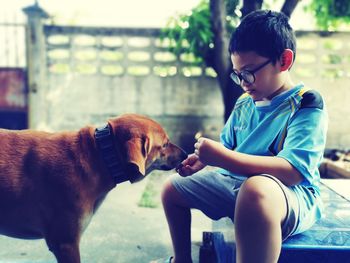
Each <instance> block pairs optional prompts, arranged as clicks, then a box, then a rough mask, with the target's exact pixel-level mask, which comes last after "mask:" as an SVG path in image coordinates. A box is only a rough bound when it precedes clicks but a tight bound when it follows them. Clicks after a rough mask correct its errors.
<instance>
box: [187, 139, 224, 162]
mask: <svg viewBox="0 0 350 263" xmlns="http://www.w3.org/2000/svg"><path fill="white" fill-rule="evenodd" d="M194 148H195V150H194V153H195V154H196V155H197V156H198V158H199V160H200V161H201V162H202V163H204V164H207V165H211V166H220V165H219V163H220V162H221V161H222V160H220V158H221V156H222V153H223V152H224V151H225V150H227V149H226V148H225V147H224V146H223V145H222V144H221V143H219V142H216V141H213V140H211V139H208V138H203V137H201V138H199V139H198V141H197V142H196V143H195V145H194Z"/></svg>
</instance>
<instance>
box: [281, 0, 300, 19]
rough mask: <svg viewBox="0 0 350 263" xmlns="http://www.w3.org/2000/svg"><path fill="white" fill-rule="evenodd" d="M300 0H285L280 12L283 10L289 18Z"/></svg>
mask: <svg viewBox="0 0 350 263" xmlns="http://www.w3.org/2000/svg"><path fill="white" fill-rule="evenodd" d="M300 1H301V0H285V1H284V4H283V6H282V8H281V12H283V13H284V14H285V15H286V16H288V17H289V18H290V16H291V15H292V13H293V11H294V9H295V7H296V6H297V4H298V3H299V2H300Z"/></svg>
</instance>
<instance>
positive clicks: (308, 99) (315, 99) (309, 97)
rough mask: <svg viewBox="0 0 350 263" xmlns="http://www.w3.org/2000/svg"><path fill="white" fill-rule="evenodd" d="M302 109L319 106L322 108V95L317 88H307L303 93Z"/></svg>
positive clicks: (318, 107)
mask: <svg viewBox="0 0 350 263" xmlns="http://www.w3.org/2000/svg"><path fill="white" fill-rule="evenodd" d="M301 97H302V98H301V101H300V109H303V108H317V109H320V110H322V109H323V107H324V103H323V98H322V95H321V94H320V93H319V92H318V91H316V90H306V91H305V92H303V94H301Z"/></svg>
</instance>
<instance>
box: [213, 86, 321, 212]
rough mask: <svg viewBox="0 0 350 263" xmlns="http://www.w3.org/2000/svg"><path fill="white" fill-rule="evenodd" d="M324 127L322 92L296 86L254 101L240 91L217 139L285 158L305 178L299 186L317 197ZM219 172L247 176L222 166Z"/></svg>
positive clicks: (233, 147)
mask: <svg viewBox="0 0 350 263" xmlns="http://www.w3.org/2000/svg"><path fill="white" fill-rule="evenodd" d="M327 126H328V116H327V112H326V110H325V107H324V102H323V99H322V97H321V95H320V94H319V93H318V92H316V91H313V90H307V89H305V88H304V87H303V85H298V86H296V87H294V88H292V89H290V90H288V91H286V92H283V93H281V94H279V95H277V96H275V97H274V98H273V99H272V100H271V101H269V102H267V103H266V102H265V101H261V102H254V101H253V99H252V98H251V97H250V96H249V95H247V94H243V95H242V96H241V97H240V98H239V99H238V100H237V102H236V105H235V108H234V110H233V112H232V114H231V116H230V117H229V119H228V121H227V122H226V124H225V126H224V128H223V130H222V132H221V136H220V139H221V143H222V144H223V145H224V146H225V147H226V148H228V149H231V150H234V151H237V152H241V153H246V154H252V155H260V156H278V157H281V158H284V159H285V160H287V161H288V162H289V163H291V164H292V165H293V166H294V167H295V168H296V169H297V170H298V171H299V172H300V173H301V175H302V176H303V177H304V180H303V181H302V182H301V184H299V185H298V186H306V187H307V188H309V189H310V188H312V189H313V192H315V194H316V195H317V196H319V194H320V192H319V181H320V174H319V170H318V167H319V165H320V164H321V161H322V158H323V152H324V148H325V144H326V133H327ZM219 172H220V173H222V174H226V175H230V176H233V177H236V178H239V179H245V178H246V176H243V175H240V174H236V173H232V172H230V171H227V170H224V169H220V171H219ZM292 188H295V189H294V190H296V191H295V192H296V194H297V196H298V198H300V199H302V198H303V199H305V193H304V191H299V190H298V189H297V188H298V187H292ZM304 201H305V200H304ZM310 201H311V200H310ZM312 202H313V201H312ZM317 214H318V215H315V216H316V217H320V214H321V212H320V211H319V213H317Z"/></svg>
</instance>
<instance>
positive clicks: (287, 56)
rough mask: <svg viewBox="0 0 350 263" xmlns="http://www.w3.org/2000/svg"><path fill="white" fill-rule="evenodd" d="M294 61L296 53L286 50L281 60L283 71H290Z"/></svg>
mask: <svg viewBox="0 0 350 263" xmlns="http://www.w3.org/2000/svg"><path fill="white" fill-rule="evenodd" d="M293 60H294V52H293V51H292V50H290V49H285V50H284V51H283V53H282V55H281V58H280V63H281V71H286V70H288V69H290V67H291V66H292V65H293Z"/></svg>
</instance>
